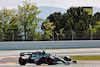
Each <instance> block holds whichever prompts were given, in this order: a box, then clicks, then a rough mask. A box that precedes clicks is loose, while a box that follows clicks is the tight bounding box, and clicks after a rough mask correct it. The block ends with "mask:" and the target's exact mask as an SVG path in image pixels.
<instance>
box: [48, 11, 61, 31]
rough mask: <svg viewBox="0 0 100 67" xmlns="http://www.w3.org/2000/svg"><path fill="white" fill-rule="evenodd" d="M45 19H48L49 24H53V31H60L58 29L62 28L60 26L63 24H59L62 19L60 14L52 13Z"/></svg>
mask: <svg viewBox="0 0 100 67" xmlns="http://www.w3.org/2000/svg"><path fill="white" fill-rule="evenodd" d="M47 19H49V21H50V22H53V25H55V26H56V27H55V29H54V31H60V29H61V28H62V26H61V25H62V24H63V23H61V19H62V15H61V12H58V13H53V14H51V15H50V16H48V17H47Z"/></svg>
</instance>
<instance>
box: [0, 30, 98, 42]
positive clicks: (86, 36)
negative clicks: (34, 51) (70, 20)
mask: <svg viewBox="0 0 100 67" xmlns="http://www.w3.org/2000/svg"><path fill="white" fill-rule="evenodd" d="M57 33H60V32H57V31H53V33H52V34H53V36H50V38H51V40H52V41H61V40H100V31H98V32H96V33H93V32H91V31H63V32H62V33H63V35H64V36H62V35H58V34H57ZM49 40H50V39H46V38H45V35H44V34H43V33H42V34H41V36H40V35H34V34H33V33H30V34H26V40H25V36H24V35H23V33H18V32H17V33H16V32H10V31H8V32H3V33H2V32H1V33H0V41H1V42H2V41H49Z"/></svg>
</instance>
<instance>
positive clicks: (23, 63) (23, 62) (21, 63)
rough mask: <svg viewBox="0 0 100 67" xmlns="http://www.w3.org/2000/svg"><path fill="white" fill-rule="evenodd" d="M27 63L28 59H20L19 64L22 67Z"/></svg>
mask: <svg viewBox="0 0 100 67" xmlns="http://www.w3.org/2000/svg"><path fill="white" fill-rule="evenodd" d="M26 63H27V60H26V59H22V58H21V57H20V58H19V64H20V65H25V64H26Z"/></svg>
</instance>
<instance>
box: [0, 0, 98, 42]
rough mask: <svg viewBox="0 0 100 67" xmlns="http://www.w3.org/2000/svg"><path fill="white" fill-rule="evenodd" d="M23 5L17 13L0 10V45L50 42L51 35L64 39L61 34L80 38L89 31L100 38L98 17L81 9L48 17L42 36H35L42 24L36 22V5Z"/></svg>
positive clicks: (15, 10) (37, 12)
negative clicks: (79, 36)
mask: <svg viewBox="0 0 100 67" xmlns="http://www.w3.org/2000/svg"><path fill="white" fill-rule="evenodd" d="M22 3H23V6H20V5H18V9H7V8H5V7H4V8H2V9H1V10H0V41H12V40H14V41H20V40H23V39H24V40H25V41H26V40H36V41H37V40H52V37H53V35H54V34H55V33H54V31H55V32H56V35H58V36H63V37H66V35H65V34H64V31H74V32H76V31H83V32H82V33H81V34H83V33H88V32H89V31H92V32H93V33H94V34H96V35H99V34H100V13H99V12H97V13H95V14H94V15H93V16H92V15H88V12H85V11H83V8H81V7H77V8H75V7H71V8H69V9H68V10H67V11H66V13H63V14H61V12H55V13H53V14H50V15H49V16H48V17H47V19H46V20H45V21H44V22H43V23H42V26H41V29H42V30H43V31H44V33H39V32H36V30H35V29H36V28H40V27H39V26H38V23H39V21H41V20H42V19H41V18H37V15H38V14H39V13H40V12H41V11H39V10H38V7H37V5H36V4H35V3H30V2H28V1H23V2H22ZM98 31H99V32H98ZM77 34H78V33H77ZM82 37H83V36H82Z"/></svg>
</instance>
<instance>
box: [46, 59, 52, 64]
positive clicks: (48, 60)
mask: <svg viewBox="0 0 100 67" xmlns="http://www.w3.org/2000/svg"><path fill="white" fill-rule="evenodd" d="M46 63H47V64H48V65H51V64H52V59H51V58H50V57H48V58H46Z"/></svg>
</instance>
